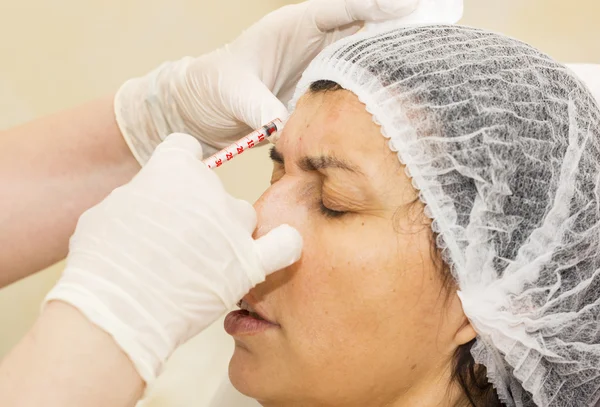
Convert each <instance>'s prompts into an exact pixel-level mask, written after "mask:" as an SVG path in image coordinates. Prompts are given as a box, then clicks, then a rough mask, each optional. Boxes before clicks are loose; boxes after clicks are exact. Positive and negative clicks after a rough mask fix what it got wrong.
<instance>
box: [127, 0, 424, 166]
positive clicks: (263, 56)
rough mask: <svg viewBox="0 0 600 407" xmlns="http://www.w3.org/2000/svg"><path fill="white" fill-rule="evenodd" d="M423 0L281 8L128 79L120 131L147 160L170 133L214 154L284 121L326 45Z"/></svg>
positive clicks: (319, 2)
mask: <svg viewBox="0 0 600 407" xmlns="http://www.w3.org/2000/svg"><path fill="white" fill-rule="evenodd" d="M418 3H419V0H310V1H306V2H304V3H300V4H296V5H290V6H286V7H283V8H281V9H279V10H276V11H274V12H272V13H270V14H268V15H267V16H266V17H264V18H263V19H262V20H260V21H259V22H257V23H256V24H254V25H253V26H252V27H250V28H249V29H248V30H246V31H245V32H244V33H243V34H242V35H241V36H240V37H239V38H238V39H236V40H235V41H234V42H233V43H231V44H228V45H226V46H224V47H223V48H220V49H218V50H216V51H214V52H212V53H209V54H207V55H204V56H201V57H199V58H191V57H187V58H183V59H182V60H180V61H177V62H167V63H164V64H163V65H161V66H159V67H158V68H156V69H155V70H154V71H152V72H150V73H149V74H148V75H146V76H144V77H142V78H137V79H132V80H130V81H128V82H126V83H125V84H124V85H123V86H122V87H121V89H120V90H119V92H118V93H117V96H116V98H115V113H116V117H117V122H118V124H119V127H120V129H121V132H122V133H123V136H124V137H125V140H126V141H127V143H128V145H129V147H130V149H131V150H132V152H133V154H134V156H135V157H136V158H137V160H138V161H139V162H140V164H142V165H143V164H144V163H145V162H146V161H147V160H148V157H150V155H151V153H152V151H153V150H154V148H155V147H156V146H157V145H158V144H159V143H160V141H161V139H163V138H164V137H165V136H166V135H167V134H170V133H172V132H184V133H188V134H191V135H193V136H194V137H196V138H197V139H199V140H200V141H201V142H202V143H203V147H204V153H205V154H206V156H208V155H210V154H212V153H214V152H215V151H216V150H217V149H220V148H223V147H225V146H227V145H229V144H231V143H232V142H233V141H236V140H237V139H239V138H241V137H243V136H244V135H246V134H247V133H248V132H249V131H250V128H252V129H256V128H258V127H260V126H262V125H264V124H266V123H267V122H269V121H271V120H273V119H276V118H281V119H283V120H285V119H286V118H287V115H288V112H287V109H286V107H285V106H284V104H286V103H287V102H288V101H289V99H290V98H291V97H292V95H293V91H294V88H295V86H296V84H297V82H298V80H299V79H300V76H301V74H302V72H303V71H304V69H305V68H306V67H307V66H308V64H309V63H310V61H311V60H312V59H313V58H314V57H315V56H316V55H317V54H318V53H319V52H320V51H321V50H322V49H323V48H324V47H326V46H327V45H329V44H331V43H332V42H334V41H336V40H338V39H340V38H342V37H345V36H348V35H350V34H354V33H355V32H356V31H358V30H359V29H360V27H361V25H362V21H364V20H367V21H379V20H385V19H390V18H398V17H402V16H404V15H407V14H409V13H411V12H412V11H413V10H414V9H415V8H416V6H417V5H418ZM248 126H249V127H248Z"/></svg>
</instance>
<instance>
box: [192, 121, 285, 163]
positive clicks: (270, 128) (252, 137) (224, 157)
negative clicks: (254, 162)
mask: <svg viewBox="0 0 600 407" xmlns="http://www.w3.org/2000/svg"><path fill="white" fill-rule="evenodd" d="M282 128H283V122H282V121H281V120H279V119H275V120H273V121H272V122H270V123H267V124H265V125H264V126H263V127H261V128H260V129H258V130H254V131H253V132H252V133H250V134H248V135H247V136H246V137H243V138H241V139H240V140H238V141H236V142H235V143H233V144H231V145H230V146H228V147H225V148H224V149H222V150H221V151H219V152H217V153H215V154H213V155H211V156H210V157H208V158H207V159H205V160H203V161H202V162H203V163H204V164H206V166H207V167H208V168H217V167H220V166H221V165H223V163H226V162H227V161H229V160H231V159H232V158H233V157H235V156H236V155H239V154H242V153H243V152H244V151H246V150H248V149H250V148H252V147H254V146H256V145H258V144H259V143H260V142H262V141H264V140H268V139H269V137H271V136H272V135H274V134H275V133H277V132H278V131H280V130H281V129H282Z"/></svg>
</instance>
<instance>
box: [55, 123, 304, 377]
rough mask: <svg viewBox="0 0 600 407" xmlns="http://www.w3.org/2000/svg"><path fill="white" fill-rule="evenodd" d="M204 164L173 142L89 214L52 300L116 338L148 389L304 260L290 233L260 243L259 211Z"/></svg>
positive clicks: (184, 141)
mask: <svg viewBox="0 0 600 407" xmlns="http://www.w3.org/2000/svg"><path fill="white" fill-rule="evenodd" d="M201 156H202V148H201V146H200V144H199V143H198V141H196V140H195V139H194V138H193V137H191V136H188V135H185V134H174V135H171V136H169V137H168V138H167V139H166V140H165V142H164V143H162V144H161V145H160V146H159V147H158V148H157V149H156V152H155V153H154V155H153V156H152V158H151V159H150V161H149V162H148V164H147V165H146V166H145V167H144V168H143V169H142V170H141V171H140V173H139V174H138V175H137V176H136V177H135V178H134V179H133V180H132V181H131V182H130V183H129V184H127V185H125V186H123V187H120V188H117V189H116V190H115V191H113V192H112V193H111V194H110V195H109V196H108V197H107V198H106V199H105V200H104V201H103V202H101V203H100V204H99V205H97V206H95V207H93V208H92V209H90V210H88V211H87V212H85V213H84V214H83V215H82V216H81V218H80V219H79V223H78V224H77V228H76V230H75V234H74V235H73V237H72V238H71V242H70V248H69V249H70V251H69V255H68V257H67V265H66V269H65V271H64V274H63V276H62V278H61V279H60V280H59V282H58V283H57V285H56V286H55V287H54V288H53V289H52V290H51V291H50V293H49V294H48V296H47V298H46V302H48V301H52V300H60V301H64V302H66V303H69V304H71V305H73V306H74V307H76V308H77V309H79V310H80V311H81V312H82V313H83V314H84V315H85V316H86V317H87V318H88V319H89V320H90V321H91V322H93V323H95V324H96V325H98V326H99V327H100V328H102V329H103V330H105V331H107V332H108V333H109V334H110V335H112V336H113V337H114V339H115V341H116V342H117V343H118V345H119V346H120V347H121V348H122V349H123V351H124V352H125V353H126V354H127V355H128V356H129V358H130V359H131V360H132V361H133V363H134V365H135V366H136V368H137V370H138V372H139V373H140V375H141V376H142V378H143V379H144V380H146V382H149V381H151V380H152V379H153V378H154V377H155V376H156V375H157V374H158V373H159V371H160V370H161V367H162V365H163V364H164V362H165V361H166V359H167V358H168V357H169V356H170V355H171V353H172V352H173V351H174V350H175V348H176V347H177V346H178V345H180V344H182V343H183V342H185V341H187V340H188V339H189V338H191V337H192V336H194V335H196V334H197V333H199V332H200V331H202V330H203V329H204V328H206V327H207V326H208V325H209V324H211V323H212V322H214V321H215V320H216V319H217V318H218V317H219V316H221V315H222V314H223V313H224V312H225V311H227V310H228V309H230V308H231V307H233V306H234V305H235V303H236V302H237V301H239V299H240V298H242V297H243V296H244V295H245V294H246V293H248V291H250V289H252V287H254V286H255V285H256V284H258V283H260V282H262V281H264V280H265V277H266V275H268V274H269V273H271V272H274V271H276V270H279V269H282V268H285V267H287V266H289V265H290V264H292V263H294V262H295V261H297V260H298V259H299V257H300V253H301V248H302V238H301V237H300V235H299V234H298V232H297V231H296V230H295V229H293V228H292V227H290V226H287V225H282V226H280V227H278V228H275V229H273V230H272V231H271V232H270V233H269V234H267V235H265V236H264V237H261V238H260V239H258V240H254V239H253V238H252V233H253V231H254V229H255V227H256V213H255V211H254V209H253V207H252V206H251V205H250V204H249V203H247V202H245V201H241V200H238V199H235V198H233V197H232V196H230V195H229V194H227V192H225V190H224V188H223V185H222V184H221V182H220V180H219V178H218V177H217V175H216V174H214V173H213V172H212V171H211V170H209V169H207V168H206V166H205V165H204V164H203V163H202V162H201V161H200V158H201Z"/></svg>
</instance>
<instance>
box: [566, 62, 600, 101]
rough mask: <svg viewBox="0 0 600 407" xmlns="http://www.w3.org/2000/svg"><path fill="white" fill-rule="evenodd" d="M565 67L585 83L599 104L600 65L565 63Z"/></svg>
mask: <svg viewBox="0 0 600 407" xmlns="http://www.w3.org/2000/svg"><path fill="white" fill-rule="evenodd" d="M567 67H569V68H570V69H571V70H572V71H573V72H574V73H575V75H577V76H578V77H579V79H581V80H582V81H583V83H585V84H586V85H587V87H588V88H589V89H590V91H591V92H592V95H594V97H595V98H596V100H597V101H598V105H599V106H600V65H597V64H567Z"/></svg>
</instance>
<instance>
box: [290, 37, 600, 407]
mask: <svg viewBox="0 0 600 407" xmlns="http://www.w3.org/2000/svg"><path fill="white" fill-rule="evenodd" d="M317 80H332V81H335V82H337V83H339V84H340V85H341V86H342V87H344V88H346V89H348V90H350V91H352V92H353V93H355V94H356V95H357V96H358V98H359V99H360V100H361V101H362V102H363V103H364V104H365V105H366V109H367V110H368V111H369V112H370V113H371V114H372V115H373V119H374V121H375V122H376V123H377V124H379V125H380V126H381V132H382V133H383V135H384V136H385V137H387V138H389V144H390V147H391V149H392V150H393V151H396V152H397V154H398V157H399V159H400V161H401V162H402V163H403V164H405V165H406V169H407V172H408V175H409V176H410V177H411V178H412V180H413V183H414V185H415V187H416V188H417V190H419V191H420V196H421V199H422V200H423V202H424V203H425V204H426V208H425V211H426V214H427V215H428V216H430V217H431V218H432V227H433V230H434V231H435V232H436V234H437V236H438V238H437V245H438V247H439V248H440V249H441V250H442V256H443V258H444V260H445V262H446V263H447V264H448V265H449V266H450V268H451V270H452V274H453V276H454V278H455V280H456V281H457V283H458V286H459V296H460V298H461V301H462V304H463V309H464V311H465V314H466V315H467V317H468V318H469V320H470V321H471V322H472V324H473V326H474V327H475V329H476V331H477V333H478V336H477V341H476V343H475V345H474V346H473V348H472V351H471V352H472V354H473V356H474V358H475V360H476V362H477V363H480V364H483V365H485V366H486V368H487V374H488V379H489V380H490V381H491V382H492V383H493V384H494V386H495V387H496V389H497V391H498V395H499V397H500V399H501V400H502V401H503V402H504V403H505V404H506V405H508V406H535V405H537V406H553V407H565V406H577V407H586V406H594V405H596V403H598V400H599V399H600V324H599V319H600V222H599V221H600V207H599V206H600V183H599V179H600V139H599V137H600V112H599V109H598V106H597V104H596V101H595V100H594V98H593V97H592V95H591V94H590V92H589V91H588V90H587V89H586V88H585V86H584V85H583V84H582V83H581V82H580V81H579V79H577V78H576V77H575V76H574V75H572V74H571V73H570V71H569V70H568V69H566V68H565V67H564V66H563V65H561V64H559V63H557V62H555V61H554V60H552V59H551V58H550V57H548V56H546V55H544V54H542V53H540V52H539V51H537V50H535V49H534V48H532V47H531V46H529V45H526V44H524V43H522V42H519V41H516V40H513V39H510V38H507V37H505V36H502V35H499V34H494V33H490V32H485V31H481V30H477V29H473V28H467V27H460V26H421V27H409V28H404V29H396V30H392V31H387V32H383V33H378V34H370V33H365V34H359V35H356V36H354V37H350V38H347V39H345V40H342V41H340V42H338V43H335V44H333V45H332V46H330V47H329V48H327V49H325V50H324V51H323V52H322V53H321V54H320V55H319V56H318V57H317V58H316V59H315V60H314V61H313V62H312V64H311V65H310V66H309V68H308V69H307V70H306V72H305V73H304V75H303V78H302V80H301V81H300V83H299V85H298V89H297V91H296V95H295V97H294V99H293V100H292V102H291V106H290V107H291V108H292V109H293V107H294V106H295V103H296V101H297V100H298V98H299V97H300V96H301V95H303V94H304V93H305V92H306V91H307V89H308V88H309V86H310V84H311V83H312V82H314V81H317Z"/></svg>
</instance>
